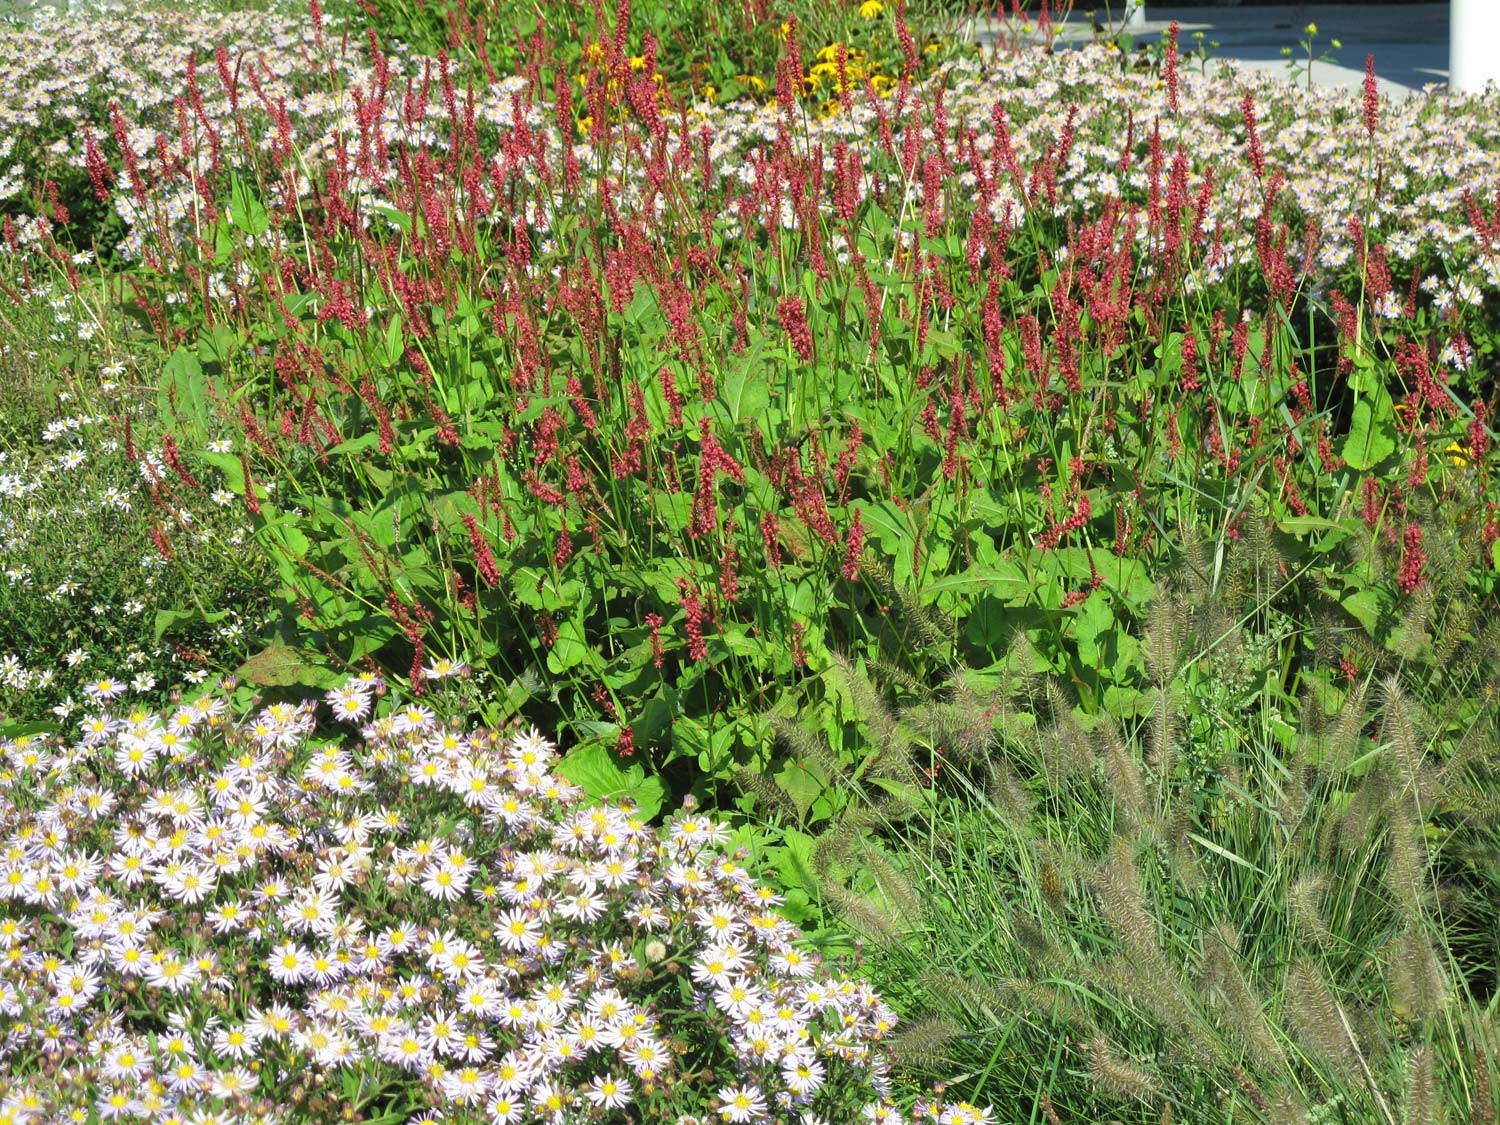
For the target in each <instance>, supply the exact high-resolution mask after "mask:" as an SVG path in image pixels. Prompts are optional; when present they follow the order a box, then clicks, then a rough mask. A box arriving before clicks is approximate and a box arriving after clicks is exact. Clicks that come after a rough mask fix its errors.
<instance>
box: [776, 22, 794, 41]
mask: <svg viewBox="0 0 1500 1125" xmlns="http://www.w3.org/2000/svg"><path fill="white" fill-rule="evenodd" d="M776 35H777V37H778V38H780V40H781V41H782V42H783V43H785V42H786V41H787V40H788V39H790V38H791V36H792V24H791V21H790V20H782V21H781V26H780V27H779V28H778V29H777V30H776Z"/></svg>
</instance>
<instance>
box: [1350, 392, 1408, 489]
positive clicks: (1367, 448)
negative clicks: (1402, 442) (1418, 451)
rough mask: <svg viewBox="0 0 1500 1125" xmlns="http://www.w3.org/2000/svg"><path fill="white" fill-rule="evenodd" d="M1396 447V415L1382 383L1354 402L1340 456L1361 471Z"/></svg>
mask: <svg viewBox="0 0 1500 1125" xmlns="http://www.w3.org/2000/svg"><path fill="white" fill-rule="evenodd" d="M1395 450H1396V418H1395V412H1394V410H1393V409H1392V406H1391V396H1390V395H1389V394H1387V393H1386V391H1385V389H1384V388H1383V387H1381V388H1377V389H1376V390H1375V392H1374V393H1373V394H1370V395H1360V396H1359V398H1357V399H1356V400H1355V402H1354V415H1353V417H1352V418H1351V419H1350V420H1349V437H1348V438H1347V439H1346V440H1345V442H1344V460H1345V461H1347V462H1348V463H1349V467H1350V468H1351V469H1355V470H1357V471H1359V472H1364V471H1365V470H1367V469H1372V468H1374V467H1375V466H1376V465H1378V464H1380V462H1382V461H1384V460H1385V459H1386V458H1387V457H1389V456H1390V455H1391V454H1392V453H1394V452H1395Z"/></svg>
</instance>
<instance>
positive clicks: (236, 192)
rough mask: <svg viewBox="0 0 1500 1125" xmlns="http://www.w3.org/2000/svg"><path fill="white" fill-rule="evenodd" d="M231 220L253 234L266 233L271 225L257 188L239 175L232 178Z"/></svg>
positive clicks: (241, 228) (269, 216)
mask: <svg viewBox="0 0 1500 1125" xmlns="http://www.w3.org/2000/svg"><path fill="white" fill-rule="evenodd" d="M229 221H230V222H232V223H233V224H234V225H235V226H237V227H239V229H240V230H242V231H244V232H245V233H246V234H248V235H252V236H254V235H258V234H264V233H265V232H266V230H267V229H269V228H270V226H271V215H270V212H268V211H267V210H266V206H265V204H264V203H262V202H261V201H260V200H259V199H258V198H257V197H256V195H255V189H254V188H252V187H251V186H250V184H249V183H247V182H246V181H245V180H244V179H243V178H242V177H240V176H237V175H236V176H234V177H233V178H232V180H231V187H230V205H229Z"/></svg>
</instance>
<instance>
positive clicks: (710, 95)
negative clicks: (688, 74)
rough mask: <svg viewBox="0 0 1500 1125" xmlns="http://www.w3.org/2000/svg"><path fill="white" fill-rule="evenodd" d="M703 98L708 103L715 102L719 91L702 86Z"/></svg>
mask: <svg viewBox="0 0 1500 1125" xmlns="http://www.w3.org/2000/svg"><path fill="white" fill-rule="evenodd" d="M703 96H704V97H705V98H707V99H708V100H709V101H716V100H717V99H718V97H719V91H718V89H717V88H715V87H714V86H704V87H703Z"/></svg>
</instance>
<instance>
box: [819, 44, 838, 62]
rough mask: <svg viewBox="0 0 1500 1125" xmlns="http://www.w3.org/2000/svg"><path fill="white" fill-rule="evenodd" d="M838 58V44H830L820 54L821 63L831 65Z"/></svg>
mask: <svg viewBox="0 0 1500 1125" xmlns="http://www.w3.org/2000/svg"><path fill="white" fill-rule="evenodd" d="M838 57H839V45H838V44H837V43H830V44H828V46H826V47H824V48H823V49H822V50H821V51H819V52H818V61H819V62H823V63H830V62H833V61H835V60H836V59H837V58H838Z"/></svg>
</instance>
